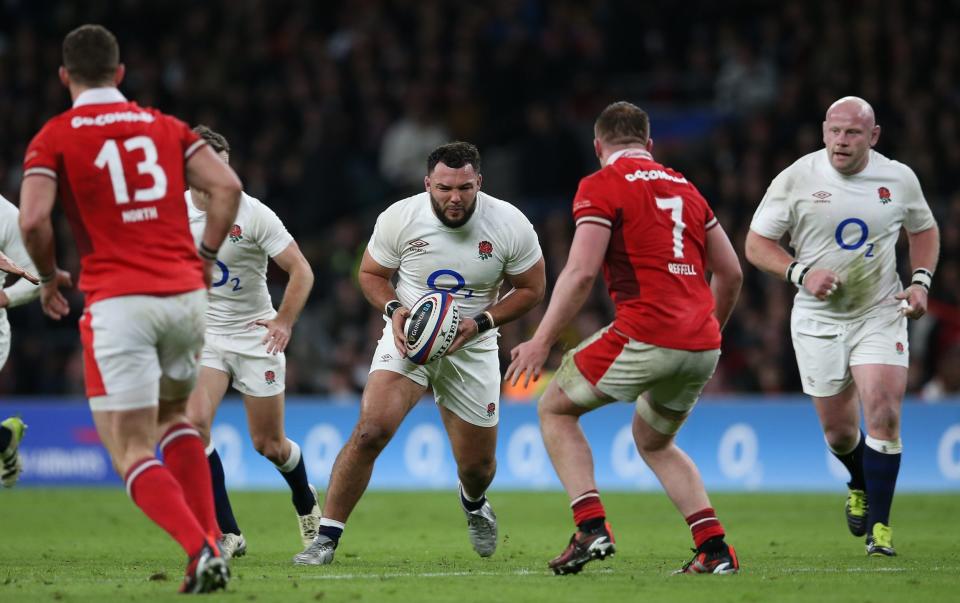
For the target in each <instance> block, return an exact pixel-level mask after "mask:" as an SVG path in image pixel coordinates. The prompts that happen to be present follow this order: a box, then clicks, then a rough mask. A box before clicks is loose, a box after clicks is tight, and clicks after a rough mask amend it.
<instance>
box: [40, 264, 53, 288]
mask: <svg viewBox="0 0 960 603" xmlns="http://www.w3.org/2000/svg"><path fill="white" fill-rule="evenodd" d="M37 278H38V279H39V280H40V284H41V285H46V284H47V283H49V282H50V281H52V280H53V279H55V278H57V269H56V268H54V269H53V270H52V271H50V272H48V273H47V274H38V275H37Z"/></svg>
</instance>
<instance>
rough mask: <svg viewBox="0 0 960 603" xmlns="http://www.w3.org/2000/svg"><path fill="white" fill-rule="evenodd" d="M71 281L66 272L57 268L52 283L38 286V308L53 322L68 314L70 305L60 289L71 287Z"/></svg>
mask: <svg viewBox="0 0 960 603" xmlns="http://www.w3.org/2000/svg"><path fill="white" fill-rule="evenodd" d="M72 286H73V279H71V278H70V273H69V272H67V271H66V270H60V269H59V268H57V273H56V275H55V276H54V277H53V280H52V281H49V282H47V283H44V284H42V285H40V306H41V307H42V308H43V313H44V314H46V315H47V316H49V317H50V318H52V319H54V320H60V319H61V318H63V317H64V316H66V315H67V314H69V313H70V304H68V303H67V298H65V297H64V296H63V294H62V293H60V288H61V287H72Z"/></svg>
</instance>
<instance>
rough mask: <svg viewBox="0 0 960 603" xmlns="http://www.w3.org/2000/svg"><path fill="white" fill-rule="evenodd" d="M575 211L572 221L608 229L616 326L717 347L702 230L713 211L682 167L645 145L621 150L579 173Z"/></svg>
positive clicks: (667, 343)
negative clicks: (668, 164) (602, 164)
mask: <svg viewBox="0 0 960 603" xmlns="http://www.w3.org/2000/svg"><path fill="white" fill-rule="evenodd" d="M573 217H574V220H575V222H576V224H577V226H580V225H582V224H598V225H600V226H605V227H607V228H609V229H611V235H610V243H609V247H608V248H607V253H606V257H605V258H604V262H603V275H604V279H605V280H606V282H607V288H608V291H609V293H610V297H611V299H613V302H614V305H615V306H616V318H615V319H614V323H613V328H614V329H616V330H618V331H620V332H621V333H622V334H624V335H627V336H629V337H631V338H633V339H635V340H637V341H642V342H644V343H648V344H651V345H656V346H660V347H665V348H672V349H678V350H691V351H702V350H714V349H717V348H719V347H720V327H719V324H718V323H717V319H716V317H715V316H714V315H713V310H714V300H713V294H712V293H711V291H710V286H709V285H708V284H707V281H706V280H705V277H704V275H705V274H706V273H705V270H704V265H705V262H706V260H705V254H706V236H707V235H706V233H707V230H709V229H711V228H713V227H714V226H716V225H717V219H716V217H714V215H713V211H712V210H711V209H710V206H709V205H708V204H707V202H706V200H705V199H704V198H703V196H701V195H700V192H699V191H698V190H697V189H696V187H694V186H693V184H691V183H690V182H688V181H687V179H686V178H684V177H683V175H682V174H680V173H678V172H676V171H674V170H672V169H670V168H667V167H664V166H663V165H661V164H659V163H657V162H656V161H654V160H653V157H652V156H651V155H650V154H649V153H648V152H646V151H644V150H640V149H626V150H623V151H619V152H617V153H614V154H613V155H611V156H610V158H609V160H608V161H607V165H606V166H605V167H603V168H602V169H601V170H599V171H597V172H594V173H593V174H591V175H589V176H587V177H585V178H583V179H582V180H581V181H580V187H579V188H578V190H577V194H576V197H574V200H573Z"/></svg>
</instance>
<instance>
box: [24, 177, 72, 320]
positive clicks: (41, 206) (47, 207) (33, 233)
mask: <svg viewBox="0 0 960 603" xmlns="http://www.w3.org/2000/svg"><path fill="white" fill-rule="evenodd" d="M56 198H57V181H56V180H54V179H53V178H50V177H49V176H46V175H42V174H28V175H27V176H25V177H24V179H23V186H21V187H20V235H21V238H22V239H23V245H24V247H26V249H27V253H28V254H29V255H30V259H31V260H33V265H34V266H36V267H37V272H39V279H40V283H41V288H40V303H41V305H42V306H43V312H44V314H46V315H47V316H49V317H50V318H53V319H54V320H60V319H61V318H63V317H64V316H66V315H67V314H68V313H69V312H70V305H69V304H68V303H67V299H66V298H65V297H64V296H63V294H62V293H60V287H69V286H70V285H71V281H70V274H69V273H67V272H66V271H65V270H60V269H59V268H57V259H56V258H57V256H56V248H55V245H54V234H53V221H52V220H51V219H50V215H51V213H52V212H53V204H54V202H55V201H56Z"/></svg>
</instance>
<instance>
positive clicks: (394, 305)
mask: <svg viewBox="0 0 960 603" xmlns="http://www.w3.org/2000/svg"><path fill="white" fill-rule="evenodd" d="M402 307H403V304H401V303H400V301H399V300H396V299H391V300H390V301H388V302H387V303H386V305H385V306H383V313H384V314H386V315H387V318H393V313H394V312H396V311H397V310H399V309H400V308H402Z"/></svg>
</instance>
